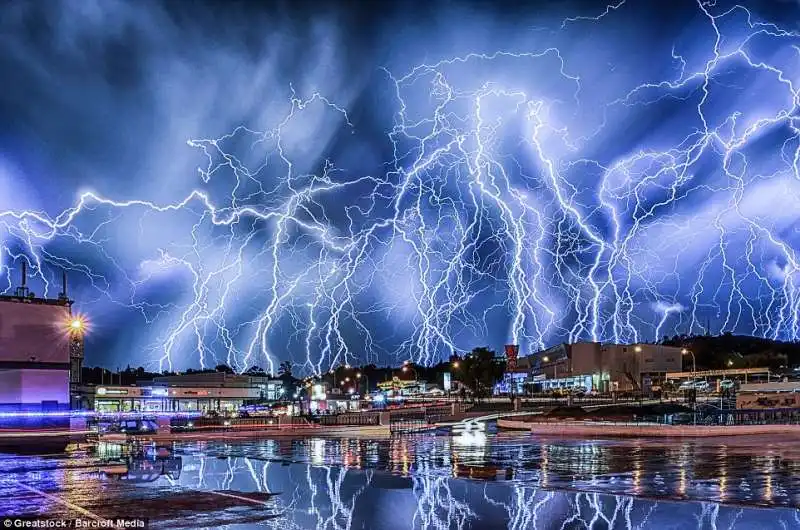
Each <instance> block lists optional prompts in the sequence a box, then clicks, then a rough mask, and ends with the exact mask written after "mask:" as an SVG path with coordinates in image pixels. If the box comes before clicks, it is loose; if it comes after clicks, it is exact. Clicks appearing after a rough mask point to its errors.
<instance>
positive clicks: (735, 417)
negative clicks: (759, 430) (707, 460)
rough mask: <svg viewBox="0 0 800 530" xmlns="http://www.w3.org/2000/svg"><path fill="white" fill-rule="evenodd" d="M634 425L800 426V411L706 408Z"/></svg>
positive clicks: (650, 418)
mask: <svg viewBox="0 0 800 530" xmlns="http://www.w3.org/2000/svg"><path fill="white" fill-rule="evenodd" d="M633 422H634V423H658V424H663V425H728V426H734V425H800V409H763V410H762V409H738V410H737V409H731V410H723V409H718V408H713V407H706V410H700V411H697V412H685V413H678V414H669V415H661V416H648V415H643V416H636V417H634V419H633Z"/></svg>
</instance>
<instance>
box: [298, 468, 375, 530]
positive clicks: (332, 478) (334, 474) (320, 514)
mask: <svg viewBox="0 0 800 530" xmlns="http://www.w3.org/2000/svg"><path fill="white" fill-rule="evenodd" d="M320 471H324V484H325V486H326V487H325V488H322V491H321V492H320V488H319V487H318V483H319V482H320V477H318V476H317V477H315V476H314V475H315V474H316V475H318V474H319V472H320ZM348 472H349V470H348V469H347V468H344V467H331V466H322V467H313V466H308V467H307V468H306V481H307V484H308V489H309V490H310V493H311V495H310V505H309V508H308V513H309V514H311V515H314V516H315V517H316V525H315V528H317V529H318V530H349V529H350V528H351V526H352V524H353V515H354V513H353V512H354V510H355V505H356V502H357V501H358V499H359V497H360V496H361V494H362V493H363V492H364V491H365V490H366V489H367V488H369V486H370V483H371V477H372V474H371V473H369V472H367V473H361V474H360V476H362V477H363V478H364V482H363V484H362V485H361V486H360V487H359V488H357V489H356V490H355V491H354V492H353V493H351V494H350V497H349V500H348V501H346V500H345V498H346V495H345V494H344V492H343V491H342V485H343V484H344V481H345V479H346V478H347V476H348ZM318 496H319V497H320V499H319V501H322V502H319V501H318V500H317V497H318Z"/></svg>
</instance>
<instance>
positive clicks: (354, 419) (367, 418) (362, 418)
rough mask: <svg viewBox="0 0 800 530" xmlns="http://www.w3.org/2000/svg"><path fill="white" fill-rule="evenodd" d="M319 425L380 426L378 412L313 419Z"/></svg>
mask: <svg viewBox="0 0 800 530" xmlns="http://www.w3.org/2000/svg"><path fill="white" fill-rule="evenodd" d="M314 421H315V422H316V423H319V424H320V425H380V424H381V415H380V412H355V413H351V414H335V415H332V416H317V417H316V418H314Z"/></svg>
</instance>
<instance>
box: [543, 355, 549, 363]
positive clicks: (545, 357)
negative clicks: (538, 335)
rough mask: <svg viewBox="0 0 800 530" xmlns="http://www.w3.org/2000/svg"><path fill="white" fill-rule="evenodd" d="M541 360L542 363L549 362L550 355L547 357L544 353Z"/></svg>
mask: <svg viewBox="0 0 800 530" xmlns="http://www.w3.org/2000/svg"><path fill="white" fill-rule="evenodd" d="M542 362H543V363H549V362H550V357H548V356H547V355H545V356H544V357H542Z"/></svg>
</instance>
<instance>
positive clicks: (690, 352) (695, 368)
mask: <svg viewBox="0 0 800 530" xmlns="http://www.w3.org/2000/svg"><path fill="white" fill-rule="evenodd" d="M681 355H691V356H692V379H694V374H695V372H696V371H697V364H696V362H695V358H694V352H693V351H691V350H687V349H686V348H683V349H682V350H681Z"/></svg>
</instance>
